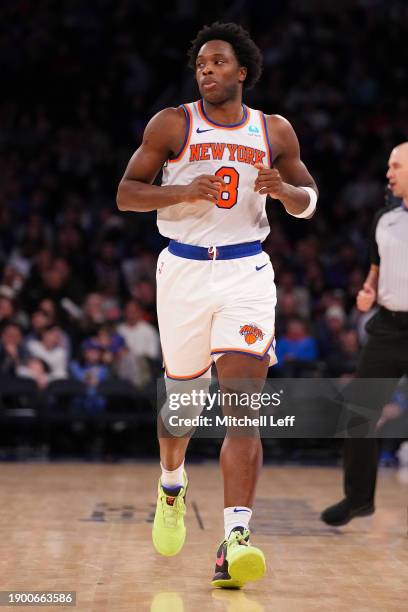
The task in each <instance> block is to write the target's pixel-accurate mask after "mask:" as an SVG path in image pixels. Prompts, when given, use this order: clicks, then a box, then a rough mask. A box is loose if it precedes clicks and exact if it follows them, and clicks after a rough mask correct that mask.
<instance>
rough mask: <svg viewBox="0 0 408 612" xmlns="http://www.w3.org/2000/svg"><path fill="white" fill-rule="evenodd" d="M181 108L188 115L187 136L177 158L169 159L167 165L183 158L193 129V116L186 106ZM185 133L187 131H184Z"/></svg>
mask: <svg viewBox="0 0 408 612" xmlns="http://www.w3.org/2000/svg"><path fill="white" fill-rule="evenodd" d="M182 108H183V109H184V110H185V111H186V112H187V113H188V120H189V124H190V125H189V127H188V132H187V135H186V136H185V139H184V145H183V147H182V149H181V151H179V154H178V155H177V157H174V158H173V159H169V160H168V161H169V164H174V163H175V162H178V161H180V159H181V158H182V157H183V155H184V153H185V151H186V149H187V147H188V144H189V142H190V138H191V131H192V129H193V116H192V114H191V110H190V109H189V108H188V106H187V104H183V106H182ZM186 118H187V117H186ZM186 127H187V126H186ZM186 131H187V129H186Z"/></svg>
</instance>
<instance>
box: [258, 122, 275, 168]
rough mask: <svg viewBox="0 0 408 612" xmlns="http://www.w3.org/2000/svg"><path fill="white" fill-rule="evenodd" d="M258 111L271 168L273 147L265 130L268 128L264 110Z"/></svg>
mask: <svg viewBox="0 0 408 612" xmlns="http://www.w3.org/2000/svg"><path fill="white" fill-rule="evenodd" d="M258 113H259V118H260V124H261V127H262V134H263V137H264V142H265V148H266V154H267V156H268V162H269V168H272V159H271V148H270V146H269V137H268V134H267V133H266V131H265V128H266V125H265V119H264V116H263V113H262V111H258Z"/></svg>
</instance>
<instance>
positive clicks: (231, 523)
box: [224, 506, 252, 540]
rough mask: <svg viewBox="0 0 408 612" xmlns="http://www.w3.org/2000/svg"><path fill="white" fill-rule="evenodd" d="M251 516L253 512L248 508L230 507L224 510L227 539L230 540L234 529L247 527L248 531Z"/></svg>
mask: <svg viewBox="0 0 408 612" xmlns="http://www.w3.org/2000/svg"><path fill="white" fill-rule="evenodd" d="M251 516H252V510H251V508H247V507H246V506H229V507H228V508H224V530H225V539H226V540H227V539H228V536H229V534H230V533H231V531H232V529H234V527H245V529H248V525H249V521H250V520H251Z"/></svg>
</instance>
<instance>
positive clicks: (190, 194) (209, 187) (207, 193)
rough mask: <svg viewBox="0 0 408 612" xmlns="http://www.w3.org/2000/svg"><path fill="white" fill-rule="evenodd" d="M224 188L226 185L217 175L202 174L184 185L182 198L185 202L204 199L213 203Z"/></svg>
mask: <svg viewBox="0 0 408 612" xmlns="http://www.w3.org/2000/svg"><path fill="white" fill-rule="evenodd" d="M226 188H227V185H226V184H225V182H224V181H223V180H222V179H221V178H220V177H219V176H214V175H213V174H202V175H201V176H197V178H195V179H194V180H193V181H192V182H191V183H190V184H189V185H186V186H185V193H184V198H183V199H184V201H185V202H199V201H200V200H206V201H207V202H211V203H212V204H214V202H217V201H218V199H219V197H220V194H221V191H222V190H223V189H226Z"/></svg>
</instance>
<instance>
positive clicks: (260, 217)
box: [157, 100, 272, 247]
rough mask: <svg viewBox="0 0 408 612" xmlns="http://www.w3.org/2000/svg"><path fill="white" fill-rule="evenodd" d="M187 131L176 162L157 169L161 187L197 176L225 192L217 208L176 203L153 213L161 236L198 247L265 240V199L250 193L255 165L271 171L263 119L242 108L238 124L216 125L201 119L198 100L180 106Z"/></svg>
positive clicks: (251, 191)
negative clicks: (212, 179)
mask: <svg viewBox="0 0 408 612" xmlns="http://www.w3.org/2000/svg"><path fill="white" fill-rule="evenodd" d="M182 108H183V109H184V112H185V113H186V119H187V129H186V136H185V141H184V144H183V147H182V149H181V151H180V152H179V153H178V155H177V157H175V158H174V159H171V160H169V161H168V162H167V163H166V165H165V167H164V168H163V179H162V185H187V184H189V183H191V181H192V180H193V179H194V178H196V177H197V176H200V175H201V174H213V175H214V174H215V175H217V176H220V177H222V179H223V180H224V182H225V183H226V184H227V185H228V188H227V189H226V190H225V191H223V192H222V193H221V196H220V198H219V200H218V202H217V203H214V204H212V203H211V202H207V201H201V202H196V203H194V204H188V203H180V204H176V205H174V206H168V207H167V208H162V209H160V210H158V211H157V225H158V228H159V231H160V233H161V234H162V235H163V236H167V237H168V238H172V239H174V240H177V241H179V242H184V243H187V244H194V245H199V246H204V247H210V246H213V245H215V246H217V245H218V246H222V245H227V244H239V243H242V242H252V241H254V240H261V241H263V240H265V238H266V236H267V235H268V234H269V223H268V219H267V216H266V211H265V201H266V196H264V195H260V194H259V193H256V192H255V191H254V183H255V179H256V177H257V175H258V170H257V169H256V168H255V167H254V164H256V163H258V162H260V163H262V164H263V165H264V166H266V167H271V165H272V164H271V162H272V152H271V147H270V144H269V139H268V135H267V130H266V122H265V117H264V115H263V113H261V112H260V111H257V110H253V109H250V108H248V107H247V106H245V105H243V111H244V114H243V118H242V120H241V121H240V122H239V123H237V124H234V125H228V126H225V125H220V124H218V123H214V122H213V121H211V120H210V119H209V118H208V116H207V115H206V113H205V110H204V104H203V102H202V100H199V101H198V102H193V103H190V104H184V105H182Z"/></svg>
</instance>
